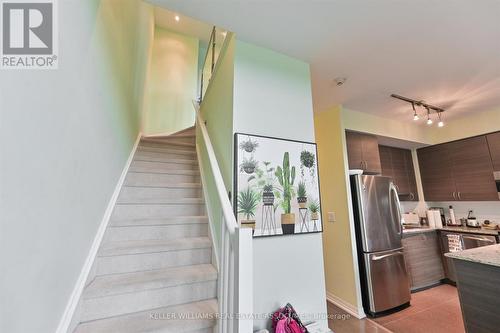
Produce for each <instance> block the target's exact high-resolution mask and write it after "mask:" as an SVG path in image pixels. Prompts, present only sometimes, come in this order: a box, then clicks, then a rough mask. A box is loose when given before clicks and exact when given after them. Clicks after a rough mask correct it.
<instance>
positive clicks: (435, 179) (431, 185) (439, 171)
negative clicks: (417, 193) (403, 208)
mask: <svg viewBox="0 0 500 333" xmlns="http://www.w3.org/2000/svg"><path fill="white" fill-rule="evenodd" d="M417 154H418V165H419V167H420V178H421V179H422V187H423V189H424V198H425V201H453V200H456V187H455V181H454V179H453V162H452V160H451V154H450V146H449V144H442V145H438V146H430V147H425V148H421V149H418V150H417Z"/></svg>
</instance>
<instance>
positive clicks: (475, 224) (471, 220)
mask: <svg viewBox="0 0 500 333" xmlns="http://www.w3.org/2000/svg"><path fill="white" fill-rule="evenodd" d="M467 226H468V227H471V228H481V223H479V220H478V219H477V218H475V217H474V216H472V210H469V215H467Z"/></svg>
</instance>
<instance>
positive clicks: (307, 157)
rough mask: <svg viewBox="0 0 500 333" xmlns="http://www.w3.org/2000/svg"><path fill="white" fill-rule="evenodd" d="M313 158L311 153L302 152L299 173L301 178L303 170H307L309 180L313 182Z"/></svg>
mask: <svg viewBox="0 0 500 333" xmlns="http://www.w3.org/2000/svg"><path fill="white" fill-rule="evenodd" d="M315 163H316V162H315V156H314V154H313V153H311V152H310V151H307V150H303V151H302V152H301V153H300V173H301V175H302V177H304V168H307V169H308V170H309V174H310V175H311V178H312V179H313V180H314V165H315Z"/></svg>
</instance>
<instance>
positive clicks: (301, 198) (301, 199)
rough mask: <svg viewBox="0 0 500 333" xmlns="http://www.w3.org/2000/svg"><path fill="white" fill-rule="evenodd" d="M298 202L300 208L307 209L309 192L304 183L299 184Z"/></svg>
mask: <svg viewBox="0 0 500 333" xmlns="http://www.w3.org/2000/svg"><path fill="white" fill-rule="evenodd" d="M297 202H298V203H299V207H300V208H306V206H307V191H306V183H305V182H304V181H301V182H299V185H298V187H297Z"/></svg>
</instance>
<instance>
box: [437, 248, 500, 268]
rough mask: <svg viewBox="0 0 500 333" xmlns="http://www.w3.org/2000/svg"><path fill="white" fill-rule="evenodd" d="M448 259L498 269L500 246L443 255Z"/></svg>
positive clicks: (499, 265) (499, 264)
mask: <svg viewBox="0 0 500 333" xmlns="http://www.w3.org/2000/svg"><path fill="white" fill-rule="evenodd" d="M445 256H447V257H448V258H453V259H458V260H465V261H471V262H475V263H480V264H485V265H490V266H497V267H500V244H497V245H489V246H482V247H476V248H474V249H469V250H464V251H459V252H449V253H445Z"/></svg>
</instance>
